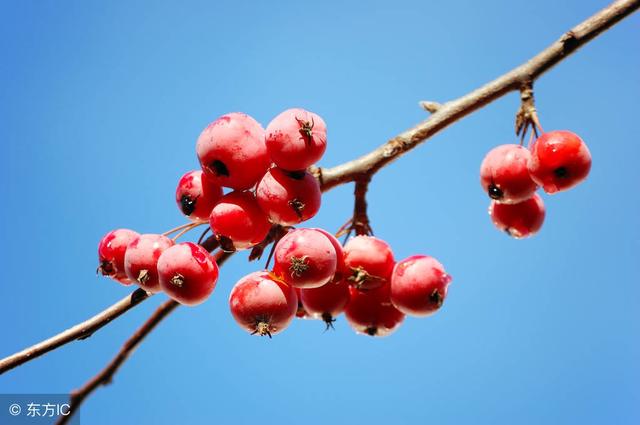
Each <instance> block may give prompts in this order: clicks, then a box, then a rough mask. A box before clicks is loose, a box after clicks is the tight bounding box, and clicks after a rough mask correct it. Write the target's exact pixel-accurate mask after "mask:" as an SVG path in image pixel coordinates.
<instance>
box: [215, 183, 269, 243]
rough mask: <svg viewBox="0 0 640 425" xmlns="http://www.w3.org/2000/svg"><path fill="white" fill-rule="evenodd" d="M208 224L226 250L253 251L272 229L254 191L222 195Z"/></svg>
mask: <svg viewBox="0 0 640 425" xmlns="http://www.w3.org/2000/svg"><path fill="white" fill-rule="evenodd" d="M209 224H210V225H211V230H212V231H213V234H214V235H215V237H216V238H217V239H218V241H219V242H220V246H221V247H222V249H224V250H225V251H235V250H237V249H246V248H250V247H252V246H254V245H256V244H258V243H260V242H261V241H262V240H263V239H264V238H265V237H266V236H267V233H269V229H271V224H269V220H268V219H267V216H266V214H265V213H264V212H263V211H262V210H261V209H260V207H259V206H258V202H257V201H256V198H255V196H254V195H253V193H251V192H231V193H228V194H226V195H225V196H223V197H222V199H221V200H220V202H218V204H217V205H216V206H215V207H214V208H213V210H212V211H211V215H210V216H209Z"/></svg>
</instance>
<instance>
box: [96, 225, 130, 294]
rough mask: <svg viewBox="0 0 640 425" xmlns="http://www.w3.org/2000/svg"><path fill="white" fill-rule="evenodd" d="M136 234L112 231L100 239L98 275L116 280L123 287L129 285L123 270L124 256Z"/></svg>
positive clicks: (128, 231)
mask: <svg viewBox="0 0 640 425" xmlns="http://www.w3.org/2000/svg"><path fill="white" fill-rule="evenodd" d="M138 236H139V235H138V233H137V232H134V231H133V230H129V229H117V230H112V231H111V232H109V233H107V234H106V235H104V236H103V237H102V239H101V240H100V243H99V244H98V261H99V263H100V264H99V265H98V270H97V271H98V273H101V274H102V275H103V276H109V277H110V278H112V279H114V280H117V281H118V282H120V283H122V284H123V285H131V284H132V283H133V280H131V279H129V277H128V276H127V272H126V271H125V268H124V256H125V252H126V251H127V246H128V245H129V243H130V242H131V241H133V240H134V239H135V238H136V237H138Z"/></svg>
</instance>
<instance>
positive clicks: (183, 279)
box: [158, 242, 218, 305]
mask: <svg viewBox="0 0 640 425" xmlns="http://www.w3.org/2000/svg"><path fill="white" fill-rule="evenodd" d="M158 276H159V278H160V279H159V280H160V287H161V288H162V290H163V291H164V292H166V293H167V295H169V296H170V297H171V298H173V299H174V300H176V301H177V302H179V303H180V304H185V305H196V304H200V303H202V302H204V301H205V300H206V299H207V298H209V295H211V293H212V292H213V289H214V288H215V287H216V282H217V281H218V264H217V263H216V262H215V260H214V259H213V258H212V257H211V255H209V253H208V252H207V250H205V249H204V248H203V247H202V246H200V245H196V244H194V243H191V242H183V243H180V244H177V245H174V246H172V247H170V248H167V249H166V250H165V251H164V252H163V253H162V254H161V255H160V258H158Z"/></svg>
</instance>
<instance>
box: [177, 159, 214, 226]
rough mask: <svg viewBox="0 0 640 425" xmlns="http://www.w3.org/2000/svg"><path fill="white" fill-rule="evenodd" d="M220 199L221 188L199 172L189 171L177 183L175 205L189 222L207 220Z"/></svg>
mask: <svg viewBox="0 0 640 425" xmlns="http://www.w3.org/2000/svg"><path fill="white" fill-rule="evenodd" d="M220 198H222V187H220V186H218V185H217V184H215V183H213V182H212V181H210V180H209V179H208V178H207V177H206V176H205V175H204V173H203V172H202V171H200V170H198V171H189V172H188V173H186V174H185V175H184V176H182V177H181V178H180V181H179V182H178V188H177V189H176V204H178V208H179V209H180V211H181V212H182V214H184V215H186V216H187V217H189V218H190V219H191V220H194V221H199V220H208V219H209V215H210V214H211V210H212V209H213V207H214V206H215V205H216V203H217V202H218V201H219V200H220Z"/></svg>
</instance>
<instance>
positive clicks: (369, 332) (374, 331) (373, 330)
mask: <svg viewBox="0 0 640 425" xmlns="http://www.w3.org/2000/svg"><path fill="white" fill-rule="evenodd" d="M364 333H366V334H367V335H369V336H376V335H377V334H378V328H376V327H375V326H369V327H368V328H367V329H365V330H364Z"/></svg>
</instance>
